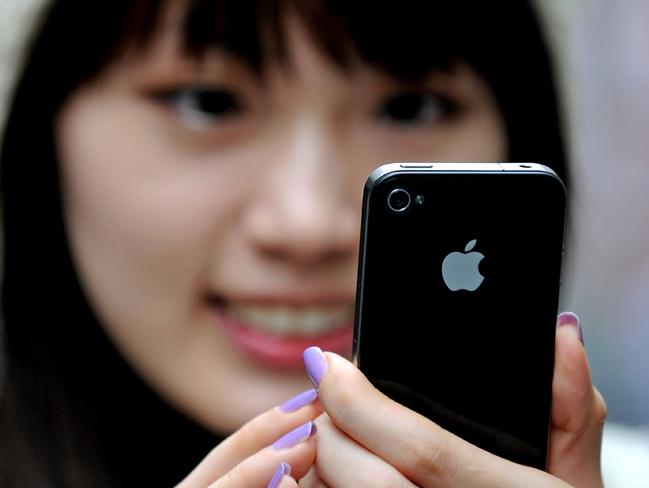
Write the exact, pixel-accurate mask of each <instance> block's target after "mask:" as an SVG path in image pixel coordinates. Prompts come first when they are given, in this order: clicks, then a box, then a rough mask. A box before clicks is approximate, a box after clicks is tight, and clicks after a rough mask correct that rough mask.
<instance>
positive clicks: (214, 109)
mask: <svg viewBox="0 0 649 488" xmlns="http://www.w3.org/2000/svg"><path fill="white" fill-rule="evenodd" d="M155 98H156V99H157V100H159V101H160V102H162V103H164V104H165V105H167V106H168V107H169V108H171V109H172V110H173V111H174V112H176V113H177V114H178V115H179V116H180V117H181V119H182V121H183V122H184V123H185V124H187V125H188V126H190V127H192V128H196V129H205V128H208V127H210V126H212V125H214V124H217V123H220V122H224V121H226V120H228V119H232V118H234V117H237V116H239V115H241V114H242V113H243V112H244V110H245V107H244V103H243V99H242V97H241V96H240V95H238V94H237V93H236V92H235V91H234V90H231V89H228V88H219V87H201V86H188V87H180V88H175V89H172V90H167V91H164V92H161V93H158V94H156V96H155Z"/></svg>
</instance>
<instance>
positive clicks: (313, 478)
mask: <svg viewBox="0 0 649 488" xmlns="http://www.w3.org/2000/svg"><path fill="white" fill-rule="evenodd" d="M316 450H317V447H316ZM298 486H299V487H300V488H329V487H328V486H327V485H326V484H325V482H324V481H322V479H321V478H320V476H318V471H317V470H316V469H315V466H314V467H312V468H311V469H310V470H309V472H308V473H307V474H306V475H305V476H304V477H302V478H300V481H299V482H298Z"/></svg>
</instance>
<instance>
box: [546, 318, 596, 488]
mask: <svg viewBox="0 0 649 488" xmlns="http://www.w3.org/2000/svg"><path fill="white" fill-rule="evenodd" d="M557 327H558V328H557V334H556V345H555V360H554V379H553V383H552V397H553V398H552V423H551V427H550V451H549V458H548V471H549V472H550V473H552V474H553V475H555V476H558V477H559V478H561V479H564V480H566V481H568V482H569V483H571V484H573V485H574V486H577V487H579V486H588V487H597V486H603V483H602V477H601V467H600V452H601V443H602V431H603V427H604V421H605V420H606V404H605V403H604V400H603V398H602V396H601V395H600V394H599V392H598V391H597V390H596V389H595V388H594V387H593V385H592V382H591V377H590V369H589V367H588V359H587V357H586V350H585V348H584V344H583V335H582V332H581V325H580V323H579V318H578V317H577V316H576V315H575V314H573V313H571V312H564V313H562V314H560V315H559V317H558V320H557Z"/></svg>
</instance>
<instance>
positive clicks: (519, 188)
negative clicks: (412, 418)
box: [354, 163, 566, 469]
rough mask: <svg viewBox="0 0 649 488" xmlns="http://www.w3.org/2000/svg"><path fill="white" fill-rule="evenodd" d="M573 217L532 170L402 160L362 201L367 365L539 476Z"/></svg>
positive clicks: (384, 387)
mask: <svg viewBox="0 0 649 488" xmlns="http://www.w3.org/2000/svg"><path fill="white" fill-rule="evenodd" d="M565 206H566V193H565V187H564V185H563V183H562V181H561V180H560V179H559V177H558V176H557V175H556V174H555V173H554V172H553V171H552V170H551V169H550V168H548V167H546V166H543V165H540V164H534V163H521V164H517V163H475V164H471V163H457V164H456V163H439V164H437V163H430V164H428V163H391V164H386V165H383V166H381V167H379V168H378V169H376V170H375V171H374V172H373V173H372V174H371V175H370V177H369V179H368V180H367V183H366V185H365V191H364V197H363V219H362V231H361V247H360V261H359V273H358V287H357V296H356V322H355V329H354V361H355V363H356V364H357V366H358V367H359V368H360V369H361V370H362V371H363V372H364V373H365V374H366V375H367V377H368V378H369V379H370V381H372V383H373V384H374V385H375V386H376V387H377V388H379V389H380V390H381V391H383V392H384V393H385V394H387V395H388V396H390V397H392V398H393V399H395V400H396V401H398V402H400V403H402V404H404V405H406V406H407V407H409V408H411V409H413V410H415V411H417V412H419V413H421V414H422V415H425V416H426V417H428V418H430V419H431V420H433V421H434V422H436V423H437V424H438V425H440V426H441V427H443V428H445V429H447V430H449V431H451V432H453V433H455V434H457V435H459V436H460V437H462V438H464V439H465V440H467V441H469V442H471V443H473V444H475V445H477V446H479V447H482V448H484V449H486V450H488V451H490V452H492V453H494V454H497V455H499V456H502V457H504V458H507V459H510V460H512V461H515V462H518V463H521V464H525V465H528V466H533V467H536V468H539V469H545V468H546V462H547V444H548V430H549V423H550V408H551V403H552V374H553V367H554V340H555V324H556V315H557V308H558V300H559V286H560V276H561V261H562V255H563V234H564V222H565ZM386 421H389V419H386Z"/></svg>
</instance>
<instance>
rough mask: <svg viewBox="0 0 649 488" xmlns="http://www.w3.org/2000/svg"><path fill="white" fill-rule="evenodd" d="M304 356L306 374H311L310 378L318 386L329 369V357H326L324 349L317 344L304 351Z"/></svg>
mask: <svg viewBox="0 0 649 488" xmlns="http://www.w3.org/2000/svg"><path fill="white" fill-rule="evenodd" d="M302 357H303V358H304V367H305V368H306V374H308V375H309V378H310V379H311V381H312V382H313V384H314V385H315V387H316V388H318V386H319V385H320V381H321V380H322V377H323V376H324V374H325V371H326V370H327V359H326V358H325V355H324V353H323V352H322V349H320V348H319V347H316V346H313V347H309V348H308V349H306V350H305V351H304V354H303V355H302Z"/></svg>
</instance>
